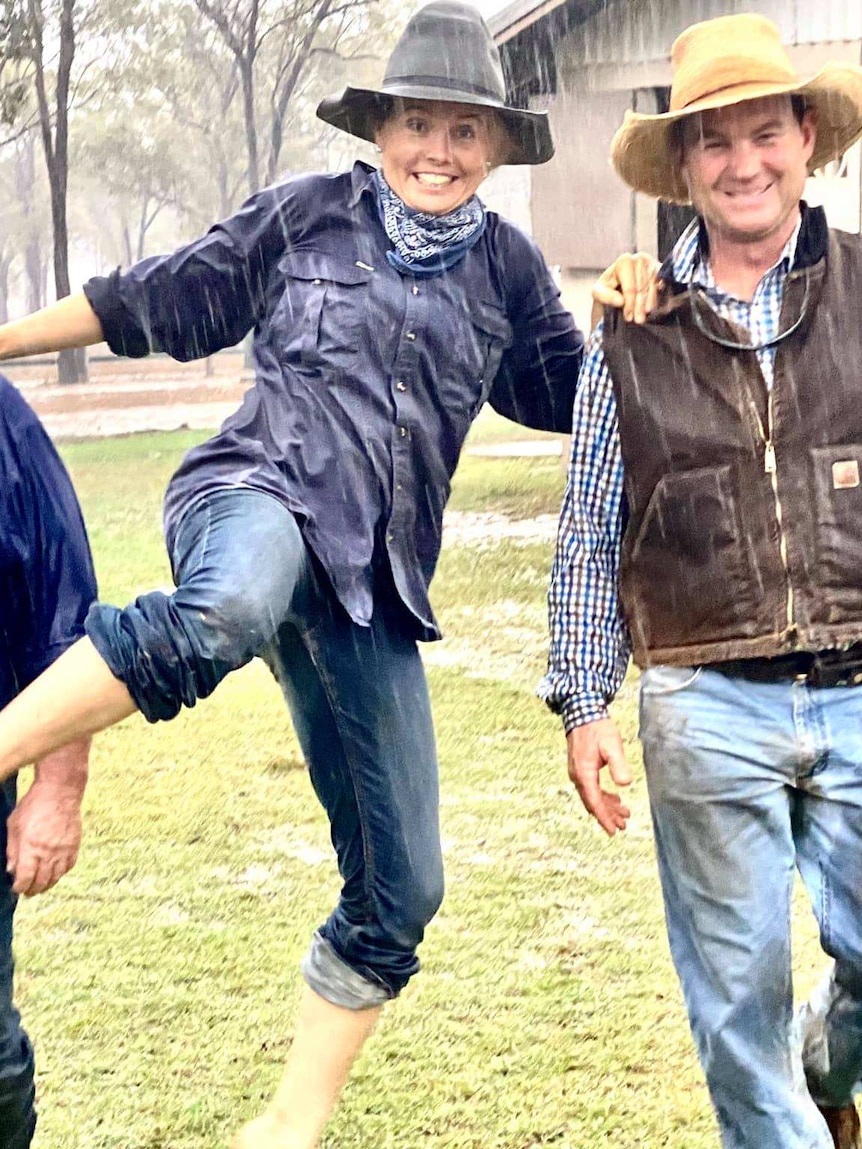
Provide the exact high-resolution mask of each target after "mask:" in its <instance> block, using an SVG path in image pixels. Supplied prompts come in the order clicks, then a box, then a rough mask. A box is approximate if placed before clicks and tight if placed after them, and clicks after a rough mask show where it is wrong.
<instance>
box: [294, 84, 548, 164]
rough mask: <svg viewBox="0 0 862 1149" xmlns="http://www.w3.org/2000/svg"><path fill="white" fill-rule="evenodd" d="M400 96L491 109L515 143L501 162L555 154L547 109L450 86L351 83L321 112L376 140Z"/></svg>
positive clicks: (341, 126)
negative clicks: (511, 104)
mask: <svg viewBox="0 0 862 1149" xmlns="http://www.w3.org/2000/svg"><path fill="white" fill-rule="evenodd" d="M396 99H402V100H445V101H446V102H447V103H452V104H468V105H470V106H473V107H479V108H489V109H491V110H492V111H494V112H495V113H496V114H497V115H498V116H499V118H500V120H501V122H502V124H503V126H504V127H505V129H506V132H507V134H508V137H509V143H510V145H511V146H510V148H509V151H508V152H507V153H506V155H505V156H504V157H502V158H501V159H500V160H499V163H501V164H544V163H547V162H548V160H549V159H550V158H551V156H553V154H554V141H553V138H552V136H551V127H550V124H549V123H548V113H547V112H531V111H528V110H527V109H525V108H509V107H507V106H506V105H505V104H500V103H497V102H496V101H495V100H493V99H490V98H489V99H485V98H483V97H481V96H478V95H476V94H474V93H472V92H461V91H458V90H453V89H450V88H442V87H440V88H436V87H425V86H421V85H413V84H410V85H404V86H403V87H398V86H391V87H387V88H386V89H385V90H380V91H377V90H374V89H372V88H351V87H347V88H345V89H344V91H343V92H341V93H340V94H339V95H337V96H328V97H327V98H326V99H324V100H321V102H320V104H319V105H318V108H317V116H318V119H321V120H323V121H324V123H327V124H332V126H333V127H335V128H339V129H340V130H341V131H342V132H347V133H348V134H349V135H351V136H358V137H359V139H361V140H370V141H371V143H374V139H375V135H376V132H377V129H378V127H379V126H380V124H381V123H382V121H383V120H385V119H386V117H387V116H388V115H389V112H390V111H391V109H392V105H393V101H394V100H396Z"/></svg>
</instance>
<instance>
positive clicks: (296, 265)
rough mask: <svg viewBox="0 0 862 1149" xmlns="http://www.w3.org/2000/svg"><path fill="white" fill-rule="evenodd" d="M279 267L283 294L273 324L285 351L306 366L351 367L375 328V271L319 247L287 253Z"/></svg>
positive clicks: (288, 356)
mask: <svg viewBox="0 0 862 1149" xmlns="http://www.w3.org/2000/svg"><path fill="white" fill-rule="evenodd" d="M278 266H279V271H280V273H281V275H282V278H283V280H284V292H283V294H282V297H281V300H280V301H279V304H278V307H277V308H276V311H275V314H274V316H273V328H274V334H275V337H276V341H277V344H278V347H279V349H280V351H281V352H282V354H283V355H284V356H285V358H286V359H288V360H290V361H292V362H293V363H294V365H302V366H304V367H307V368H322V367H324V366H326V367H330V368H334V369H338V368H344V367H348V366H350V364H351V363H352V361H353V360H354V359H355V358H356V356H357V355H359V354H361V353H362V351H363V347H364V345H365V344H366V343H367V340H368V338H369V336H368V334H367V333H368V332H369V331H370V330H371V328H372V323H371V316H370V315H369V279H370V277H371V275H372V274H373V271H372V269H371V268H370V267H367V266H359V265H358V264H356V263H351V262H350V261H349V260H347V259H341V258H339V257H337V256H334V255H330V254H328V253H326V252H316V251H291V252H288V254H287V255H286V256H284V258H283V259H282V260H281V261H280V263H279V265H278Z"/></svg>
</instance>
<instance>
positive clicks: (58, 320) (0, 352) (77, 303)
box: [0, 292, 104, 359]
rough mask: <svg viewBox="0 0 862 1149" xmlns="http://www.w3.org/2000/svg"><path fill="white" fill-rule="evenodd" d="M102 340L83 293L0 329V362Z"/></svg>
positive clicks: (96, 318) (100, 328) (88, 344)
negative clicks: (0, 360)
mask: <svg viewBox="0 0 862 1149" xmlns="http://www.w3.org/2000/svg"><path fill="white" fill-rule="evenodd" d="M103 339H104V335H103V333H102V325H101V323H100V322H99V317H98V316H97V315H96V313H95V311H93V309H92V307H91V306H90V304H89V302H88V300H87V297H86V296H85V295H84V294H83V292H79V293H78V294H77V295H70V296H67V298H66V299H60V300H58V302H57V303H52V304H50V305H49V306H48V307H43V308H42V309H41V310H40V311H34V312H33V314H32V315H27V316H25V317H24V318H23V319H15V320H13V321H12V322H11V323H4V324H2V326H0V359H18V358H21V357H23V356H25V355H40V354H42V353H44V352H46V351H64V350H66V349H67V348H69V347H88V346H90V345H91V344H93V343H101V342H102V340H103Z"/></svg>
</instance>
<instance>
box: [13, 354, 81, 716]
mask: <svg viewBox="0 0 862 1149" xmlns="http://www.w3.org/2000/svg"><path fill="white" fill-rule="evenodd" d="M95 597H96V577H95V574H94V573H93V563H92V560H91V558H90V548H89V546H88V544H87V534H86V531H85V530H84V521H83V519H82V518H81V511H80V508H79V507H78V501H77V499H76V498H75V492H74V491H73V489H72V484H71V482H70V481H69V476H68V474H67V473H66V468H65V467H64V466H63V464H62V462H61V461H60V457H59V455H58V454H57V452H56V451H55V450H54V446H53V444H52V443H51V440H50V439H49V438H48V436H47V435H46V433H45V429H44V428H43V426H42V424H41V423H40V422H39V420H38V418H37V417H36V414H35V412H34V411H33V410H32V409H31V408H30V406H29V405H28V404H27V403H26V402H25V401H24V399H23V398H22V397H21V395H20V394H19V393H18V392H17V391H16V390H15V388H14V387H13V386H12V384H11V383H9V381H8V380H7V379H5V378H4V377H3V376H2V375H0V707H2V706H5V705H6V704H7V703H8V702H11V700H12V699H13V698H14V697H15V695H16V694H18V693H19V692H20V691H21V690H23V689H24V687H25V686H27V685H28V684H29V683H30V682H32V680H33V679H34V678H36V677H37V675H39V674H41V673H42V671H43V670H44V669H45V668H46V667H47V666H49V665H50V664H51V663H52V662H53V661H54V659H55V658H58V657H59V655H61V654H62V653H63V651H64V650H65V649H66V648H67V647H68V646H71V645H72V643H73V642H75V641H76V640H77V639H79V638H81V637H82V636H83V634H84V619H85V617H86V615H87V610H88V608H89V606H90V603H91V602H92V601H93V600H94V599H95Z"/></svg>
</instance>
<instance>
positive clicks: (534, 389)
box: [488, 224, 584, 434]
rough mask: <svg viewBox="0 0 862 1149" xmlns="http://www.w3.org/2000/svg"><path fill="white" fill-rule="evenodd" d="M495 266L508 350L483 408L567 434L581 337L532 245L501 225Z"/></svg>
mask: <svg viewBox="0 0 862 1149" xmlns="http://www.w3.org/2000/svg"><path fill="white" fill-rule="evenodd" d="M500 230H501V232H502V234H501V237H500V242H499V245H498V262H499V266H500V267H501V268H502V274H503V276H504V277H505V286H506V297H507V301H508V313H509V320H510V322H511V324H512V331H513V340H512V345H511V347H509V348H508V349H507V351H506V352H505V353H504V355H503V360H502V363H501V364H500V370H499V372H498V373H497V378H496V379H495V380H494V384H493V386H492V388H491V393H490V395H489V397H488V398H489V402H490V403H491V406H492V407H493V408H494V410H495V411H498V412H499V413H500V414H501V415H505V416H506V418H507V419H514V421H515V422H516V423H522V424H524V426H526V427H535V428H537V429H538V430H543V431H559V432H561V433H562V434H568V433H569V432H570V431H571V429H572V405H573V403H574V397H575V390H576V388H577V383H578V372H579V370H580V367H581V361H582V359H583V353H584V337H583V335H582V334H581V332H580V330H579V329H578V327H577V325H576V324H575V321H574V319H573V318H572V316H571V314H570V313H569V312H568V311H567V310H566V309H565V307H564V306H563V304H562V301H561V299H560V290H559V288H558V287H557V285H556V283H555V282H554V279H553V276H552V275H551V272H550V270H549V268H548V265H547V264H546V263H545V260H544V257H543V256H542V254H541V252H540V251H539V249H538V247H537V246H536V244H535V243H533V241H532V240H530V239H528V237H527V236H525V235H524V234H523V233H522V232H520V231H518V229H517V228H515V227H514V226H513V225H511V224H503V226H502V228H501V229H500Z"/></svg>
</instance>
